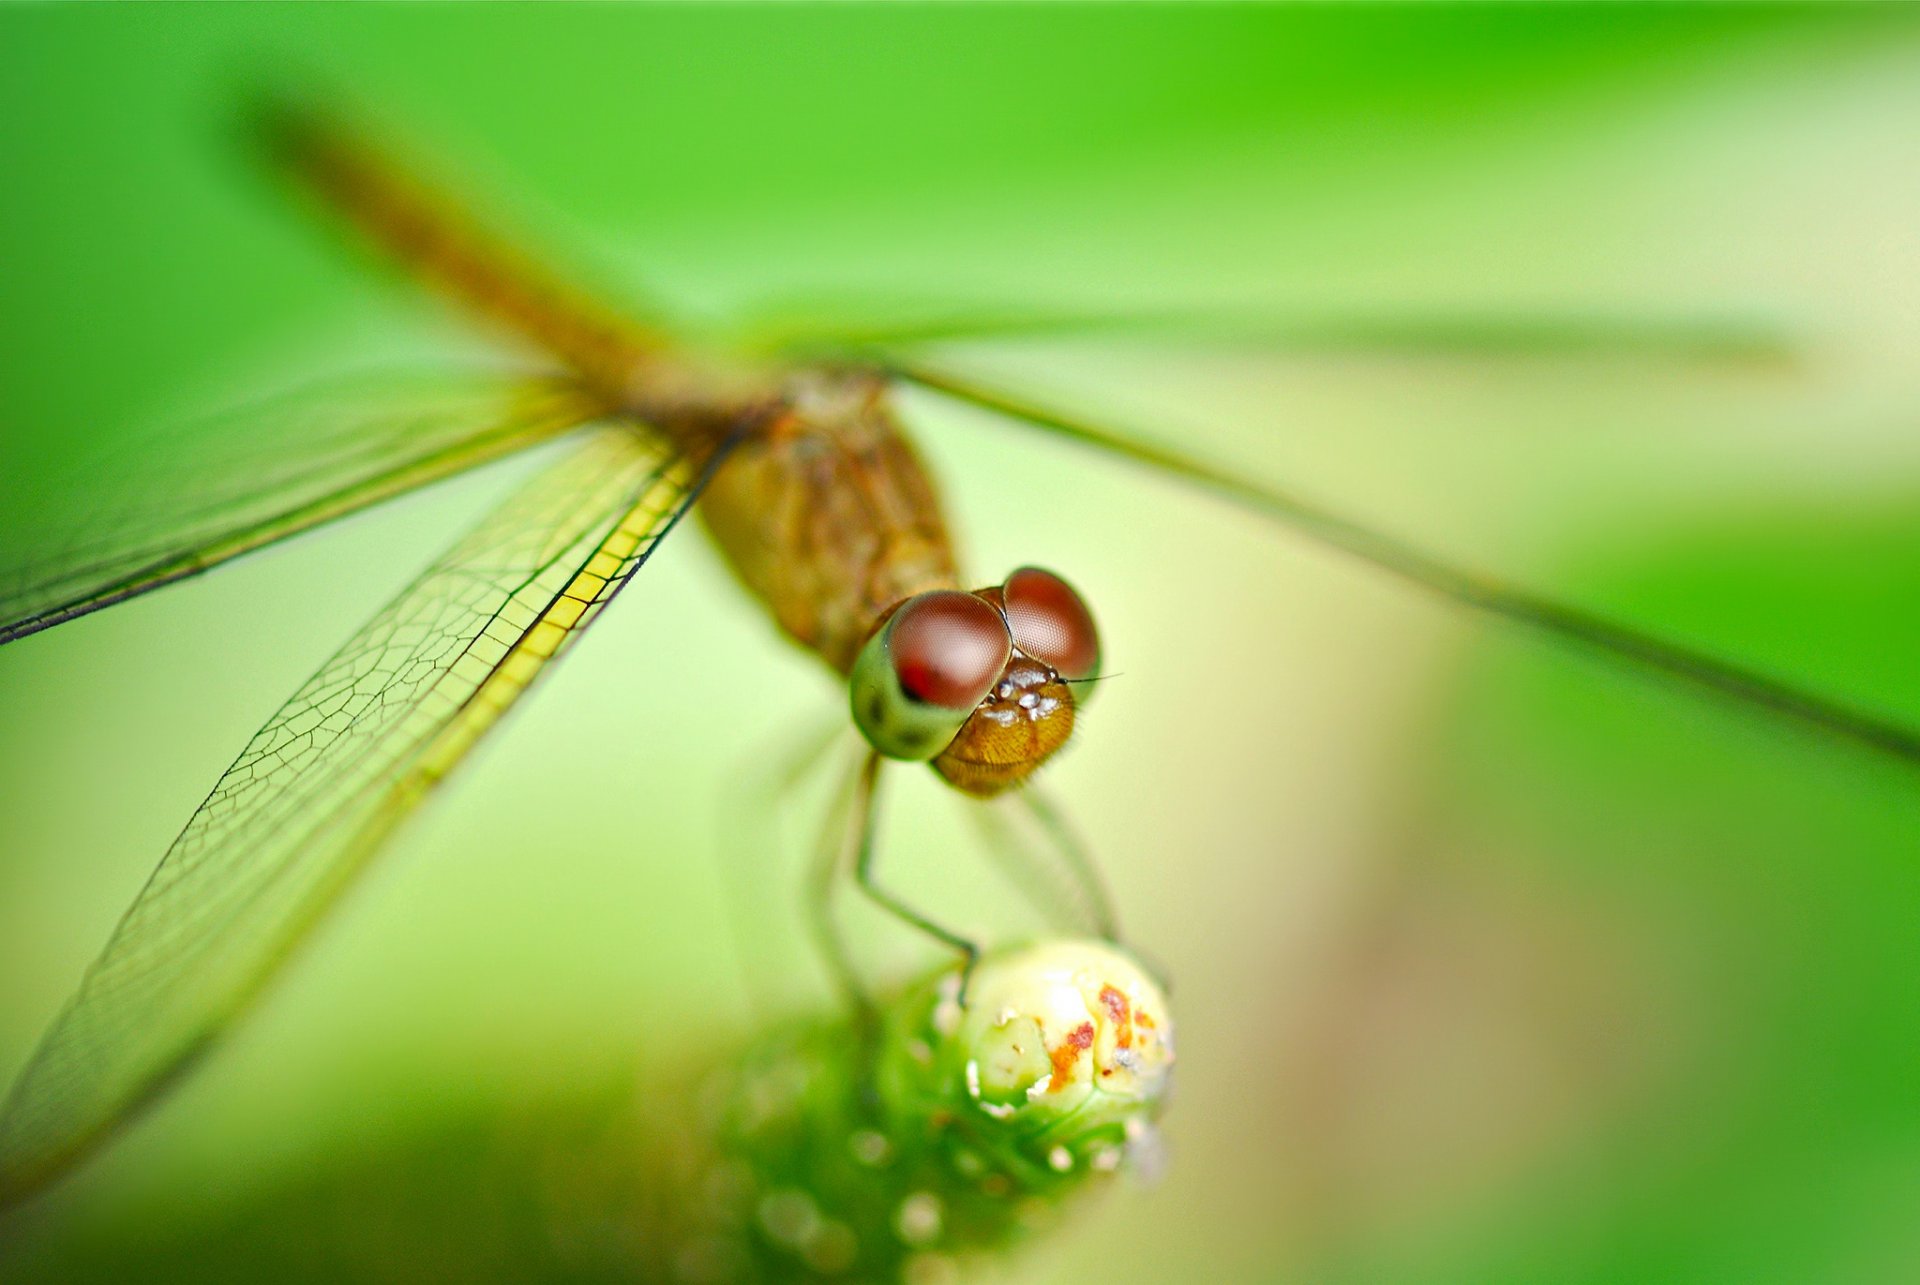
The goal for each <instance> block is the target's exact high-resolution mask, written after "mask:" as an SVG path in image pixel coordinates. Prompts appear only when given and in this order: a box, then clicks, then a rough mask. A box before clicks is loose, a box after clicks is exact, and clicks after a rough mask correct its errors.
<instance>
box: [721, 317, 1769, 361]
mask: <svg viewBox="0 0 1920 1285" xmlns="http://www.w3.org/2000/svg"><path fill="white" fill-rule="evenodd" d="M862 311H865V312H867V313H868V314H869V316H872V319H871V320H868V321H864V322H862V321H849V320H847V319H846V318H848V317H849V316H855V317H857V316H858V315H859V314H860V313H861V312H862ZM873 312H874V310H873V309H872V308H871V307H869V308H866V309H864V310H863V309H860V308H858V307H853V308H849V307H846V306H841V307H834V308H820V307H809V308H796V307H788V308H784V309H773V310H770V312H769V315H768V317H767V318H766V319H765V320H763V321H760V322H757V323H755V324H753V325H752V326H751V327H750V329H749V338H748V339H747V346H748V347H750V348H753V349H757V350H761V351H769V352H773V353H777V354H780V355H782V356H787V357H794V358H800V359H806V358H820V357H829V358H830V357H832V356H833V355H835V354H840V353H845V352H846V351H847V350H848V349H850V348H861V347H869V348H882V349H887V350H890V351H893V352H900V351H902V350H904V349H907V348H914V347H920V346H923V345H928V344H939V343H956V342H958V343H965V342H972V341H976V340H1004V339H1081V338H1087V339H1095V338H1098V339H1116V340H1130V339H1150V340H1152V341H1154V342H1155V343H1169V342H1171V343H1177V344H1190V345H1200V346H1220V347H1229V348H1251V349H1256V350H1259V351H1264V352H1273V353H1300V354H1310V353H1348V354H1379V355H1383V356H1387V355H1418V354H1428V355H1434V356H1447V357H1460V358H1473V357H1479V358H1580V357H1599V358H1611V359H1622V358H1630V359H1634V360H1639V361H1651V362H1676V363H1686V364H1700V365H1711V366H1736V367H1747V368H1752V367H1767V366H1779V365H1785V364H1788V363H1790V362H1791V361H1792V360H1793V359H1794V356H1795V351H1796V348H1795V342H1794V338H1793V336H1791V335H1789V334H1787V333H1786V332H1785V331H1783V330H1782V329H1781V328H1780V327H1778V326H1775V325H1771V324H1768V323H1767V322H1765V321H1762V320H1759V319H1755V318H1751V317H1743V316H1720V317H1714V316H1675V317H1649V316H1642V317H1634V316H1622V315H1614V314H1607V313H1600V312H1594V313H1578V312H1569V313H1562V314H1551V313H1515V312H1493V311H1486V312H1472V311H1452V312H1440V311H1435V312H1422V311H1420V310H1418V309H1408V310H1405V311H1393V312H1384V311H1381V312H1365V311H1359V310H1348V311H1337V312H1336V311H1327V310H1318V311H1316V310H1312V309H1297V310H1286V309H1276V308H1238V309H1235V308H1218V307H1215V308H1207V309H1200V308H1141V309H1131V310H1127V309H1114V310H1109V311H1084V312H1073V311H1065V312H1063V311H1054V310H1048V309H1040V308H1009V307H998V308H983V307H979V306H948V307H930V306H927V305H925V304H922V305H919V306H916V307H910V308H896V309H892V310H890V311H889V312H887V313H883V314H881V315H878V316H873V315H872V314H873ZM825 317H836V318H838V319H837V320H832V321H828V320H822V319H821V318H825Z"/></svg>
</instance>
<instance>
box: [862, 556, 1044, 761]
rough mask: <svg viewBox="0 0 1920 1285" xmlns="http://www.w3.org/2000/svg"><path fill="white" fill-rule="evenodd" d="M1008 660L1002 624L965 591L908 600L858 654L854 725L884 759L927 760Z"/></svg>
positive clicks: (937, 592)
mask: <svg viewBox="0 0 1920 1285" xmlns="http://www.w3.org/2000/svg"><path fill="white" fill-rule="evenodd" d="M1012 657H1013V639H1012V637H1011V636H1010V635H1009V634H1008V632H1007V622H1006V620H1005V619H1004V618H1003V617H1002V616H1001V614H1000V613H999V612H998V611H997V610H995V609H994V607H993V605H992V604H991V603H988V602H987V601H985V600H984V599H982V598H978V597H976V596H974V595H973V594H970V593H960V592H958V591H955V590H944V589H943V590H935V591H934V592H932V593H923V594H919V595H917V596H915V597H913V598H909V599H908V600H907V601H906V602H904V603H902V604H901V605H900V607H899V608H898V609H896V610H895V611H894V613H893V615H891V616H889V617H888V618H887V622H886V624H884V625H883V626H881V627H880V629H879V630H878V631H876V632H875V633H874V635H873V637H872V638H869V639H868V640H867V644H866V646H865V647H863V648H861V650H860V656H859V658H858V659H857V660H855V661H854V665H853V675H852V694H853V720H854V722H855V723H857V724H859V726H860V731H861V732H862V733H863V734H864V735H865V736H866V738H867V740H868V741H870V742H872V744H873V747H874V748H875V749H876V750H879V751H880V752H881V753H882V754H885V755H886V756H887V757H889V758H900V759H930V758H932V757H933V756H934V755H936V754H938V753H939V752H940V751H941V750H942V749H944V748H945V747H946V745H947V742H949V741H951V740H952V739H953V737H954V734H955V733H956V732H958V731H959V730H960V728H961V726H962V725H963V724H964V723H965V722H966V721H967V719H968V718H969V717H970V716H971V715H972V714H973V711H974V709H975V707H976V706H978V705H979V704H980V702H981V701H982V700H983V699H985V697H986V695H987V693H988V692H989V691H991V690H992V689H993V685H994V683H995V682H996V681H997V680H998V679H999V678H1000V675H1001V673H1002V672H1003V671H1004V670H1005V669H1006V667H1007V662H1008V661H1009V660H1011V659H1012Z"/></svg>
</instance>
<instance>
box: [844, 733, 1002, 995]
mask: <svg viewBox="0 0 1920 1285" xmlns="http://www.w3.org/2000/svg"><path fill="white" fill-rule="evenodd" d="M881 762H882V760H881V758H880V756H879V755H878V754H868V755H867V760H866V762H865V763H864V764H862V765H861V768H860V776H859V782H858V785H857V787H856V789H855V795H854V807H855V810H856V816H857V818H858V820H857V822H856V824H857V825H858V827H859V835H860V840H859V846H858V848H857V849H856V853H857V855H856V856H855V858H854V863H853V881H854V883H856V884H858V885H859V888H860V891H861V892H863V893H865V894H866V895H867V898H868V899H869V900H870V901H872V902H873V904H874V905H876V906H878V907H880V908H881V909H882V910H884V911H886V912H887V913H888V914H890V915H892V916H893V917H894V918H896V919H898V920H899V921H900V922H901V923H904V924H906V925H907V926H908V927H911V928H915V929H918V930H919V931H921V932H923V933H925V934H926V935H927V936H929V937H931V938H933V939H934V940H935V941H938V942H940V943H941V944H942V945H944V946H949V947H951V948H952V949H954V950H956V951H958V952H959V953H960V956H961V958H962V959H964V960H965V961H966V962H965V965H964V967H963V968H962V970H961V973H960V1003H961V1005H962V1006H963V1007H964V1006H965V1004H966V1002H967V984H968V983H969V982H971V981H972V980H973V966H974V964H975V963H977V962H978V961H979V959H980V946H979V944H978V943H977V942H975V941H973V940H972V939H971V938H969V937H964V936H962V935H961V934H959V933H957V932H954V931H953V930H952V929H951V928H946V927H943V926H942V925H940V924H939V923H937V922H935V921H934V920H932V919H930V918H928V917H927V916H926V915H925V914H923V913H921V912H920V911H919V910H916V909H915V908H914V907H912V906H910V905H908V904H907V903H906V902H904V901H902V900H901V899H900V898H899V897H897V896H895V895H894V894H893V893H891V892H889V891H888V890H887V889H885V888H883V887H881V886H880V882H879V871H878V866H879V850H878V848H877V847H876V846H875V844H874V841H873V839H874V831H875V830H876V829H878V826H877V824H876V823H877V821H878V819H879V811H880V808H879V803H880V797H879V796H880V789H879V786H880V765H881Z"/></svg>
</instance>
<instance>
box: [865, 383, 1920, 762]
mask: <svg viewBox="0 0 1920 1285" xmlns="http://www.w3.org/2000/svg"><path fill="white" fill-rule="evenodd" d="M886 369H887V370H888V371H889V372H890V373H891V374H892V375H893V376H895V377H896V378H899V379H903V380H906V381H908V382H910V383H913V384H917V385H919V386H920V387H922V388H925V389H928V390H930V391H932V392H935V393H939V394H941V395H943V396H946V397H949V398H952V399H955V400H957V401H961V402H965V403H968V404H970V405H973V406H977V407H979V408H980V409H982V410H986V411H990V412H992V413H993V414H995V415H999V416H1001V417H1003V418H1006V419H1010V420H1013V421H1015V422H1017V423H1021V424H1025V425H1027V426H1029V427H1032V428H1037V429H1040V430H1042V431H1044V432H1048V433H1052V434H1054V435H1056V436H1059V437H1064V438H1067V439H1070V440H1072V441H1076V442H1079V443H1081V444H1082V445H1086V446H1091V447H1093V448H1095V449H1097V450H1100V451H1104V452H1106V453H1108V454H1111V455H1116V456H1119V457H1120V458H1122V459H1126V460H1130V461H1132V462H1133V463H1135V464H1140V465H1143V466H1145V467H1147V468H1150V469H1153V470H1154V471H1156V472H1158V473H1161V474H1163V475H1165V476H1169V477H1174V478H1177V479H1179V480H1180V481H1183V482H1187V483H1191V484H1194V485H1197V486H1200V487H1202V488H1204V489H1206V490H1208V491H1212V492H1213V493H1215V494H1217V495H1220V496H1223V497H1225V498H1226V499H1229V500H1232V501H1233V502H1234V503H1236V504H1239V505H1242V506H1243V507H1245V508H1248V509H1251V510H1253V511H1254V512H1256V513H1259V514H1261V515H1263V516H1265V517H1268V518H1271V519H1273V520H1275V521H1277V522H1279V523H1281V524H1283V525H1285V526H1287V527H1289V528H1291V529H1292V530H1294V531H1297V532H1299V533H1300V534H1301V535H1304V536H1306V537H1307V538H1308V539H1310V540H1314V541H1316V542H1318V543H1320V544H1323V545H1327V546H1329V547H1331V548H1334V549H1338V550H1340V551H1341V552H1343V553H1346V554H1349V555H1351V556H1353V557H1356V558H1359V559H1360V560H1361V561H1363V562H1367V563H1370V564H1372V565H1373V566H1375V567H1378V568H1380V569H1381V570H1383V571H1387V572H1390V573H1392V574H1393V575H1396V576H1399V577H1400V578H1402V579H1403V580H1407V581H1409V582H1411V583H1413V584H1416V585H1418V586H1420V587H1421V588H1422V589H1425V590H1427V591H1428V592H1430V593H1434V594H1438V595H1439V596H1440V597H1442V598H1445V599H1447V600H1449V601H1451V602H1454V603H1456V604H1458V605H1460V606H1463V607H1470V608H1472V609H1473V610H1475V611H1480V612H1484V613H1486V614H1488V615H1492V616H1497V617H1500V618H1501V619H1504V620H1507V621H1510V622H1512V623H1514V624H1517V625H1521V626H1524V627H1526V628H1528V629H1532V630H1535V631H1537V632H1539V633H1542V634H1546V635H1548V636H1550V637H1553V638H1557V639H1559V640H1561V641H1564V642H1569V643H1574V644H1577V645H1579V646H1582V647H1584V648H1587V649H1588V650H1591V651H1594V652H1597V653H1598V654H1600V655H1602V656H1604V657H1606V658H1608V659H1610V660H1612V661H1615V662H1618V663H1622V664H1625V665H1628V666H1630V667H1633V668H1636V669H1640V670H1642V671H1645V672H1650V673H1656V674H1660V675H1663V676H1665V677H1668V678H1672V679H1678V680H1680V681H1682V682H1684V683H1687V684H1689V685H1691V686H1693V687H1695V688H1698V689H1700V690H1703V691H1708V692H1712V693H1713V694H1715V695H1717V696H1720V697H1723V698H1726V699H1729V700H1732V701H1734V702H1737V703H1739V704H1742V705H1746V706H1749V707H1752V708H1756V709H1761V710H1765V711H1767V712H1768V713H1770V714H1773V715H1776V716H1779V717H1782V718H1786V719H1789V720H1791V721H1794V722H1797V723H1800V724H1803V725H1805V726H1808V727H1812V728H1817V729H1819V730H1821V731H1823V732H1826V733H1829V734H1831V735H1834V736H1837V737H1840V738H1842V739H1844V740H1847V741H1851V742H1853V743H1854V744H1856V745H1860V746H1863V747H1865V748H1867V749H1869V750H1872V751H1873V752H1875V753H1878V754H1882V755H1885V756H1887V757H1890V758H1894V759H1899V760H1901V761H1903V762H1906V763H1909V764H1915V763H1920V729H1916V728H1914V727H1911V726H1909V725H1906V724H1904V723H1901V722H1899V721H1897V720H1895V719H1893V718H1890V717H1887V716H1884V715H1881V714H1879V713H1876V712H1874V711H1871V710H1866V709H1860V708H1855V707H1853V706H1850V705H1847V704H1843V703H1842V702H1840V701H1838V700H1834V699H1832V698H1829V697H1827V696H1823V695H1821V694H1819V693H1818V692H1813V691H1809V690H1807V689H1805V688H1802V687H1798V686H1796V685H1794V684H1793V683H1790V682H1787V681H1785V680H1783V679H1780V678H1777V677H1775V676H1773V675H1770V674H1764V673H1761V672H1759V671H1757V670H1754V669H1749V668H1746V667H1744V666H1741V665H1738V664H1736V663H1734V662H1732V661H1729V660H1725V659H1722V658H1721V657H1718V656H1715V655H1711V654H1709V653H1707V652H1704V651H1700V650H1698V649H1695V648H1692V647H1688V646H1685V645H1684V644H1681V643H1678V642H1673V641H1670V640H1668V639H1665V638H1661V637H1659V636H1658V635H1656V634H1653V633H1650V632H1648V631H1645V630H1642V629H1638V628H1635V627H1633V626H1630V625H1626V624H1622V623H1620V622H1618V621H1615V620H1610V619H1608V618H1607V617H1605V616H1602V615H1600V614H1598V613H1596V612H1592V611H1588V610H1586V609H1584V608H1582V607H1578V606H1574V605H1573V604H1571V603H1566V602H1560V601H1558V600H1556V599H1553V598H1549V597H1546V596H1544V595H1542V594H1537V593H1533V592H1531V591H1529V590H1526V589H1521V588H1516V587H1514V586H1511V585H1507V584H1504V583H1502V582H1501V581H1499V580H1497V579H1496V578H1494V577H1492V576H1488V575H1485V574H1482V573H1480V572H1477V571H1473V570H1469V569H1467V568H1464V567H1460V566H1456V565H1454V564H1452V563H1449V562H1447V561H1445V560H1444V559H1442V558H1438V557H1435V556H1434V555H1432V554H1430V553H1428V552H1426V551H1425V550H1423V549H1421V548H1419V547H1417V546H1415V545H1413V544H1410V543H1408V542H1406V541H1404V540H1401V539H1399V538H1397V537H1395V536H1392V535H1389V534H1387V533H1386V532H1384V531H1381V530H1378V529H1376V528H1374V527H1372V526H1369V525H1368V524H1366V523H1364V522H1359V521H1356V520H1355V519H1353V518H1351V517H1348V516H1346V515H1344V514H1340V513H1336V512H1333V511H1332V510H1330V509H1327V508H1324V507H1322V506H1320V505H1318V504H1314V503H1312V502H1310V501H1308V500H1304V499H1302V498H1300V497H1299V496H1296V495H1292V494H1289V493H1288V492H1286V491H1283V490H1281V489H1279V488H1277V487H1273V486H1268V485H1265V484H1263V483H1260V482H1257V481H1255V480H1253V479H1251V478H1249V477H1246V476H1243V475H1242V474H1240V473H1237V472H1235V471H1233V470H1230V469H1227V468H1223V467H1221V466H1220V465H1217V464H1213V463H1210V462H1208V461H1205V460H1201V459H1198V458H1195V457H1193V456H1189V455H1185V454H1182V453H1180V452H1178V451H1175V450H1172V449H1170V448H1168V447H1165V446H1161V445H1158V444H1156V443H1153V442H1150V441H1148V440H1146V439H1144V438H1137V437H1133V436H1131V435H1129V434H1126V433H1121V432H1117V431H1115V430H1113V429H1111V428H1107V427H1104V426H1102V425H1098V424H1094V423H1091V422H1089V421H1087V420H1084V419H1080V418H1077V417H1075V416H1071V415H1066V414H1063V413H1061V412H1059V411H1055V410H1052V409H1050V408H1046V407H1042V406H1039V405H1036V404H1034V403H1032V402H1028V401H1025V400H1022V399H1020V398H1016V397H1012V396H1009V395H1008V394H1006V393H1004V392H1000V391H997V390H995V389H992V388H989V387H987V386H985V385H983V384H979V383H975V382H973V381H971V380H968V379H965V378H962V377H958V376H955V375H953V374H951V373H948V372H947V371H944V370H942V369H938V368H935V367H933V366H930V365H921V364H917V363H915V362H914V361H912V360H911V359H905V358H902V359H896V360H892V361H889V362H888V363H887V365H886Z"/></svg>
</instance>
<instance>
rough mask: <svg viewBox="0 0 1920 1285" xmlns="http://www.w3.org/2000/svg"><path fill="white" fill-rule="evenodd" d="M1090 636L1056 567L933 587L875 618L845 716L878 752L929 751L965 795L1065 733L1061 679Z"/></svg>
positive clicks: (919, 755)
mask: <svg viewBox="0 0 1920 1285" xmlns="http://www.w3.org/2000/svg"><path fill="white" fill-rule="evenodd" d="M1099 664H1100V639H1099V634H1098V632H1097V631H1096V629H1095V628H1094V624H1093V614H1092V613H1091V612H1090V611H1088V610H1087V606H1086V603H1085V602H1084V601H1083V600H1082V599H1081V597H1080V595H1079V594H1078V593H1077V592H1075V591H1074V588H1073V586H1071V585H1069V584H1068V583H1067V582H1066V581H1065V580H1062V579H1061V578H1060V577H1059V576H1057V575H1054V574H1053V573H1052V572H1051V571H1042V570H1040V569H1039V568H1037V567H1022V568H1020V569H1019V570H1017V571H1015V572H1014V573H1013V574H1012V575H1010V576H1008V577H1007V579H1006V582H1005V583H1004V584H1000V585H994V586H992V587H991V588H986V589H979V590H976V591H974V592H972V593H961V592H958V591H956V590H945V589H942V590H933V591H931V592H928V593H922V594H916V595H914V596H913V597H911V598H908V599H906V600H904V601H902V602H901V603H899V604H898V605H897V606H895V607H894V608H893V609H892V610H891V611H889V612H888V613H887V615H886V616H885V617H883V618H882V620H881V621H880V623H879V625H878V626H877V627H876V628H875V629H874V631H873V635H872V637H870V638H868V640H867V642H866V645H865V646H864V647H862V648H861V651H860V656H859V658H858V659H857V660H856V661H855V662H854V667H853V674H852V683H851V686H852V697H853V701H852V703H853V717H854V722H855V723H857V724H858V725H859V727H860V731H861V733H862V734H863V735H865V736H866V738H867V740H868V741H869V742H870V743H871V744H872V745H873V747H874V749H875V750H877V751H879V752H880V753H881V754H884V755H886V756H887V757H889V758H899V759H925V760H930V761H931V762H932V764H933V768H934V770H935V771H936V772H938V773H939V774H940V775H941V776H942V777H943V778H945V779H946V781H947V782H948V783H949V784H951V785H953V786H955V787H956V788H958V789H961V790H964V791H966V792H967V793H969V794H978V795H992V794H998V793H999V792H1000V791H1002V790H1005V789H1007V788H1009V787H1011V786H1014V785H1018V784H1019V783H1020V782H1022V781H1024V780H1026V779H1027V777H1029V776H1030V775H1032V774H1033V772H1034V771H1035V770H1036V769H1037V768H1038V767H1039V766H1040V765H1041V764H1042V763H1044V762H1045V761H1046V760H1047V759H1048V758H1050V757H1051V756H1052V755H1053V754H1054V753H1055V752H1056V751H1058V750H1059V749H1060V747H1061V746H1063V745H1065V744H1066V743H1067V740H1068V738H1069V737H1071V736H1072V735H1073V718H1074V693H1073V688H1072V687H1071V686H1069V684H1071V683H1074V682H1080V681H1084V680H1086V679H1089V678H1092V677H1093V676H1094V674H1095V672H1096V671H1097V670H1098V668H1099Z"/></svg>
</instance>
